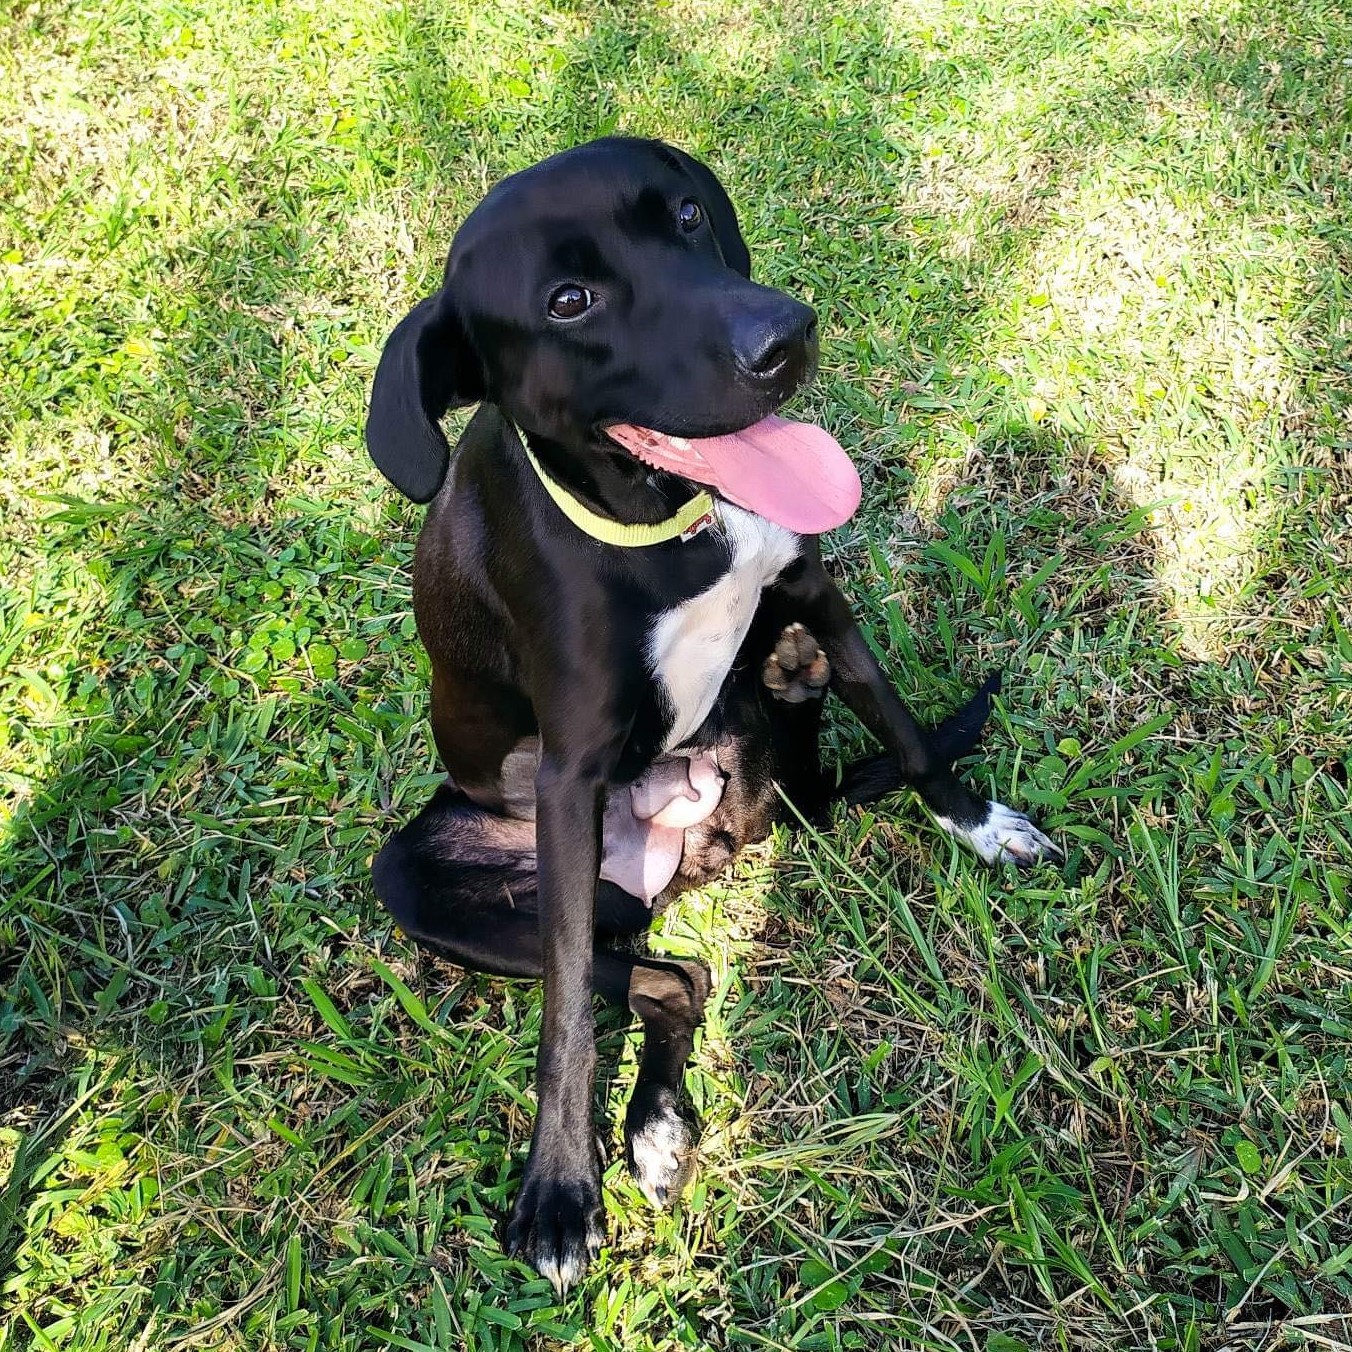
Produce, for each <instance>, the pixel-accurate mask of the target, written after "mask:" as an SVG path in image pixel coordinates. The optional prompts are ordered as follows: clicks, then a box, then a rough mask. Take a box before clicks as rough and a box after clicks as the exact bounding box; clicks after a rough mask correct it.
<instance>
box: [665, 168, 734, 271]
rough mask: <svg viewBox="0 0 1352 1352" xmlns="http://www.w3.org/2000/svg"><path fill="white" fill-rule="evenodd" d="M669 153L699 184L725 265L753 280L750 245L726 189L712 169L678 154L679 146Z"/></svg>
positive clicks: (703, 203)
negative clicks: (748, 246) (748, 248)
mask: <svg viewBox="0 0 1352 1352" xmlns="http://www.w3.org/2000/svg"><path fill="white" fill-rule="evenodd" d="M667 149H668V150H670V151H671V153H672V154H673V155H675V156H676V158H677V159H678V160H680V162H681V168H682V169H684V170H685V172H686V173H687V174H689V175H690V177H691V178H693V179H694V180H695V186H696V187H697V188H698V190H699V199H700V204H701V205H702V206H703V207H704V209H705V210H706V211H707V212H708V213H709V220H710V222H711V223H712V225H713V228H714V235H715V237H716V238H717V240H718V246H719V248H720V249H722V250H723V261H724V262H725V263H726V264H727V265H728V266H729V267H730V268H733V269H735V270H736V271H737V272H740V273H741V274H742V276H743V277H750V276H751V255H750V254H749V253H748V252H747V247H746V241H745V240H744V239H743V238H742V231H741V227H740V226H739V225H738V224H737V213H736V212H735V211H734V210H733V208H732V202H731V200H730V199H729V197H728V194H727V193H726V191H724V188H723V185H722V184H721V183H720V182H719V181H718V180H717V179H716V178H715V177H714V174H713V170H712V169H709V168H707V167H706V166H704V165H702V164H701V163H700V162H699V161H698V160H696V159H692V158H691V157H690V156H689V155H687V154H686V153H685V151H683V150H677V149H676V147H675V146H668V147H667Z"/></svg>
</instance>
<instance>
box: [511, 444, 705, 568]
mask: <svg viewBox="0 0 1352 1352" xmlns="http://www.w3.org/2000/svg"><path fill="white" fill-rule="evenodd" d="M521 448H522V449H523V450H524V451H525V452H526V459H527V460H529V461H530V465H531V468H532V469H533V470H534V471H535V473H536V475H537V476H538V477H539V480H540V482H541V483H542V484H543V485H544V486H545V492H546V493H548V494H549V496H550V497H551V498H553V499H554V503H555V506H557V507H558V509H559V511H561V512H562V513H563V514H564V516H566V517H567V518H568V520H569V521H571V522H572V523H573V525H575V526H576V527H577V528H578V530H580V531H582V532H584V533H585V534H587V535H590V536H591V537H592V539H594V540H600V541H601V543H602V544H606V545H621V546H623V547H624V548H628V549H632V548H636V547H639V546H642V545H660V544H662V543H663V542H664V541H667V540H675V539H680V540H682V541H685V540H693V539H694V538H695V536H697V535H698V534H699V533H700V532H701V531H702V530H704V529H706V528H707V527H709V526H712V525H713V524H714V520H715V518H714V500H713V498H712V497H710V496H709V494H708V493H696V494H695V496H694V497H693V498H691V499H690V501H689V502H687V503H686V504H685V506H684V507H682V508H681V510H680V511H679V512H677V513H676V515H675V516H669V517H667V519H666V520H665V521H659V522H657V523H656V524H655V525H652V526H626V525H624V524H623V523H622V522H619V521H613V520H612V519H611V518H610V517H608V516H602V515H601V514H600V513H599V512H593V511H592V510H591V508H590V507H584V506H583V505H582V504H581V503H580V502H579V501H578V500H577V499H576V498H575V497H574V496H573V495H572V494H571V493H570V492H568V490H567V489H566V488H564V487H563V486H562V484H557V483H555V482H554V480H553V479H551V478H550V477H549V475H548V474H546V473H545V468H544V466H543V465H542V464H541V463H540V462H539V461H538V460H537V459H536V458H535V456H534V454H533V452H532V451H531V448H530V447H529V446H528V445H527V444H526V438H525V437H522V438H521Z"/></svg>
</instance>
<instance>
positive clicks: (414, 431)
mask: <svg viewBox="0 0 1352 1352" xmlns="http://www.w3.org/2000/svg"><path fill="white" fill-rule="evenodd" d="M483 393H484V380H483V371H482V369H481V368H480V366H479V362H478V359H477V358H476V357H475V355H474V352H473V350H472V349H471V348H470V345H469V342H468V341H467V339H466V338H465V334H464V330H463V329H462V328H461V326H460V321H459V319H458V318H457V317H456V315H455V311H454V309H453V307H452V306H451V303H450V299H449V297H448V295H447V293H446V292H445V291H444V290H443V291H439V292H437V294H436V295H435V296H432V297H430V298H429V299H427V300H425V301H422V302H421V303H419V304H418V305H415V306H414V307H413V309H412V310H411V311H409V313H408V314H407V315H405V316H404V318H403V319H402V320H400V322H399V324H398V326H397V327H396V328H395V330H394V332H393V333H392V334H390V336H389V339H388V341H387V342H386V344H385V350H384V352H382V353H381V354H380V365H379V366H377V367H376V378H375V383H374V384H373V385H372V387H371V406H370V409H369V410H368V412H367V415H366V449H367V450H368V451H370V452H371V459H372V460H374V461H375V462H376V468H377V469H379V470H380V472H381V473H382V474H383V475H384V476H385V477H386V478H387V479H388V480H389V481H390V482H391V483H392V484H393V485H394V486H395V487H396V488H397V489H398V490H399V491H400V492H401V493H403V494H404V495H405V496H406V497H410V498H412V499H413V501H414V502H430V501H431V500H432V499H433V498H434V497H436V495H437V490H438V489H439V488H440V487H441V483H442V480H443V479H445V477H446V467H447V465H449V464H450V459H451V448H450V446H449V444H448V443H447V441H446V437H445V435H444V434H443V433H442V430H441V428H440V426H438V422H437V420H438V419H439V418H440V417H441V416H442V414H443V413H445V412H446V411H447V409H451V408H459V407H461V406H462V405H464V404H472V403H474V401H475V400H477V399H481V398H483Z"/></svg>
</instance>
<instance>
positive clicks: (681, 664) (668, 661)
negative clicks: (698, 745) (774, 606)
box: [648, 502, 802, 751]
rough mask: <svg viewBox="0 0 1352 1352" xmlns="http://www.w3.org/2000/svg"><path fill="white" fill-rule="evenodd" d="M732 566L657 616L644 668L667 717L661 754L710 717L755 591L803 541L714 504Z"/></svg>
mask: <svg viewBox="0 0 1352 1352" xmlns="http://www.w3.org/2000/svg"><path fill="white" fill-rule="evenodd" d="M718 512H719V516H720V517H721V519H722V529H723V531H724V533H725V534H726V535H727V538H728V541H729V542H730V543H731V545H732V564H731V566H730V567H729V568H728V571H727V572H726V573H724V574H723V576H722V577H720V578H719V579H718V581H717V582H715V583H714V584H713V586H711V587H709V588H708V589H707V590H706V591H702V592H701V593H700V594H699V595H698V596H694V597H691V599H690V600H689V601H685V602H683V603H682V604H681V605H679V606H676V607H675V608H674V609H672V610H668V611H667V612H665V614H662V615H659V616H658V618H657V621H656V623H655V624H654V625H653V628H652V632H651V633H650V634H649V636H648V663H649V666H650V667H651V668H652V672H653V675H654V676H655V677H656V679H657V682H658V684H659V685H660V686H661V688H662V693H663V696H664V697H665V699H666V702H667V707H668V708H669V709H670V711H671V714H672V723H671V731H670V732H669V733H668V734H667V739H666V742H665V743H664V744H663V750H664V751H669V750H671V749H672V748H673V747H677V746H680V745H682V744H683V743H684V742H685V741H686V740H688V739H689V738H690V737H691V736H692V735H693V734H694V733H695V732H696V731H698V729H699V726H700V724H701V723H703V722H704V720H705V719H706V718H707V717H708V716H709V710H710V709H712V708H713V706H714V700H715V699H717V698H718V692H719V690H720V689H721V687H722V685H723V681H724V679H725V678H726V676H727V674H728V671H729V669H730V668H731V667H732V662H733V658H735V657H736V656H737V650H738V648H740V647H741V646H742V640H743V639H744V638H745V637H746V632H747V630H748V629H750V627H751V620H752V617H753V616H754V615H755V613H756V606H757V604H758V603H759V602H760V594H761V592H762V591H763V590H764V589H765V588H766V587H768V586H769V585H770V583H772V582H773V581H774V580H775V578H777V577H778V576H779V575H780V573H782V572H783V571H784V569H785V568H787V567H788V566H789V564H790V563H792V562H793V560H794V559H796V558H797V557H798V553H799V550H800V549H801V547H802V541H801V537H800V536H797V535H795V534H794V533H793V532H792V531H791V530H787V529H786V528H785V527H783V526H777V525H775V524H774V522H772V521H766V520H765V518H764V517H759V516H756V515H755V514H754V513H752V512H747V511H743V509H742V508H740V507H734V506H732V505H731V504H730V503H726V502H723V503H720V504H719V507H718Z"/></svg>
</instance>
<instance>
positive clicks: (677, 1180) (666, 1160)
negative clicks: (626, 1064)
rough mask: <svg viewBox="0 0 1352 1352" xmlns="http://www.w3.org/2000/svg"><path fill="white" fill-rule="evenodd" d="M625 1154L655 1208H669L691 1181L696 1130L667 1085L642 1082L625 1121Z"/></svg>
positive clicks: (635, 1089)
mask: <svg viewBox="0 0 1352 1352" xmlns="http://www.w3.org/2000/svg"><path fill="white" fill-rule="evenodd" d="M624 1145H625V1154H626V1156H627V1157H628V1160H629V1172H630V1173H631V1174H633V1176H634V1181H635V1182H636V1183H637V1184H638V1186H639V1189H640V1190H641V1191H642V1193H643V1195H644V1196H645V1197H646V1198H647V1199H648V1200H649V1201H650V1202H651V1203H652V1204H653V1206H655V1207H665V1206H670V1205H671V1204H672V1203H673V1202H675V1200H676V1199H677V1198H678V1197H679V1196H680V1195H681V1193H682V1191H683V1190H684V1188H685V1185H686V1183H687V1182H688V1181H689V1179H690V1172H691V1169H692V1166H693V1164H694V1158H695V1128H694V1127H693V1126H692V1124H691V1123H690V1122H689V1120H688V1119H687V1118H686V1117H685V1116H684V1115H683V1114H682V1113H681V1111H680V1109H679V1108H678V1107H677V1106H676V1096H675V1094H673V1093H672V1092H671V1090H670V1089H669V1088H667V1086H666V1085H650V1084H644V1083H642V1082H641V1081H640V1082H639V1084H638V1085H636V1086H635V1088H634V1097H633V1098H632V1099H631V1100H630V1102H629V1111H628V1112H627V1113H626V1114H625V1119H624Z"/></svg>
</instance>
